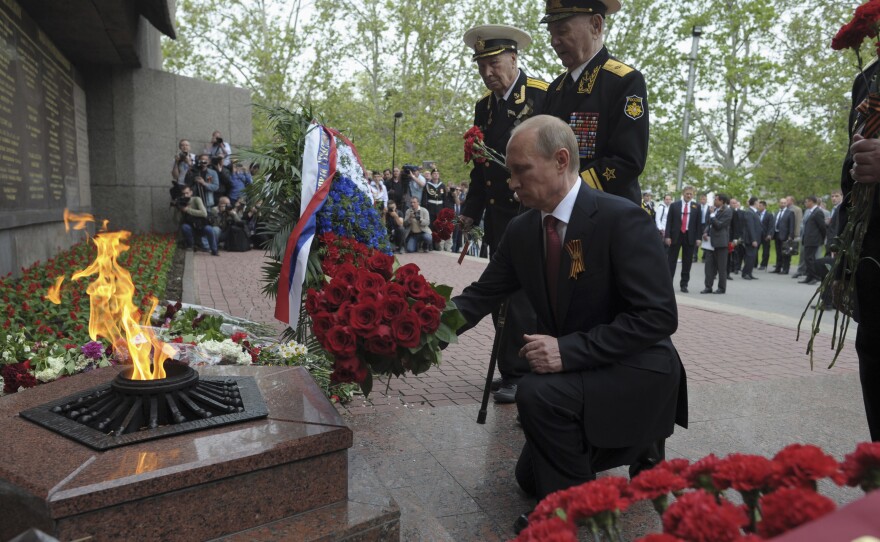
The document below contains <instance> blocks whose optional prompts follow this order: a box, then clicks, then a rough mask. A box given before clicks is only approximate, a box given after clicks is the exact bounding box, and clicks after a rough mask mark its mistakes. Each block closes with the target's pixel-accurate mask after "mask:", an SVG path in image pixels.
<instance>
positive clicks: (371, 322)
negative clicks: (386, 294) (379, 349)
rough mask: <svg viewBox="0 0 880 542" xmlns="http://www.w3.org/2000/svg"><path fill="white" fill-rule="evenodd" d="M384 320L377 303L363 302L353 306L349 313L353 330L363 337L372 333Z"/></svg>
mask: <svg viewBox="0 0 880 542" xmlns="http://www.w3.org/2000/svg"><path fill="white" fill-rule="evenodd" d="M381 320H382V311H381V309H380V307H379V304H378V303H376V302H374V301H373V302H370V301H367V302H363V303H358V304H357V305H353V306H352V307H351V309H350V310H349V311H348V322H349V325H350V326H351V328H352V329H353V330H354V331H355V332H356V333H357V334H358V335H361V336H364V335H365V334H366V333H367V332H369V331H372V330H373V328H375V327H376V326H377V325H379V322H381Z"/></svg>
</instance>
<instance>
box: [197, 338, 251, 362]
mask: <svg viewBox="0 0 880 542" xmlns="http://www.w3.org/2000/svg"><path fill="white" fill-rule="evenodd" d="M199 347H200V348H201V349H202V350H204V351H205V353H207V354H209V355H212V356H219V357H220V358H221V359H222V360H223V361H226V362H227V363H230V362H231V363H235V364H238V365H250V363H251V355H250V354H248V353H247V352H245V351H244V350H242V348H241V345H239V344H238V343H235V342H233V341H232V340H231V339H225V340H223V341H205V342H202V343H199Z"/></svg>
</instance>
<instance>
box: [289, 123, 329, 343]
mask: <svg viewBox="0 0 880 542" xmlns="http://www.w3.org/2000/svg"><path fill="white" fill-rule="evenodd" d="M333 132H335V130H332V129H329V128H326V127H324V126H321V125H320V124H317V123H312V126H311V127H310V128H309V131H308V133H307V134H306V143H305V148H304V150H303V167H302V192H301V197H300V202H301V203H300V217H299V221H297V223H296V227H294V228H293V232H291V234H290V237H289V238H288V239H287V248H286V249H285V251H284V259H283V260H282V262H281V276H280V277H279V278H278V295H277V296H276V298H275V318H276V319H278V320H280V321H282V322H284V323H286V324H287V325H288V326H289V327H290V328H291V329H296V326H297V324H298V323H299V311H300V304H301V303H302V295H303V291H302V290H303V281H304V280H305V276H306V264H307V263H308V260H309V250H310V249H311V246H312V240H313V239H314V237H315V224H316V220H315V216H316V215H317V213H318V211H319V210H320V209H321V207H323V206H324V202H325V201H326V200H327V194H328V193H329V192H330V186H331V185H332V184H333V176H334V175H335V174H336V140H335V138H334V133H333Z"/></svg>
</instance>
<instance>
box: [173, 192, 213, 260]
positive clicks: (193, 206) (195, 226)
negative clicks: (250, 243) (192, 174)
mask: <svg viewBox="0 0 880 542" xmlns="http://www.w3.org/2000/svg"><path fill="white" fill-rule="evenodd" d="M181 194H182V195H181V196H180V197H179V198H177V199H176V200H174V202H173V203H172V205H173V206H174V208H175V209H176V210H177V212H178V213H179V221H180V231H181V233H182V234H183V239H184V242H185V246H186V248H187V249H190V248H195V243H194V241H195V236H196V235H198V236H199V237H200V238H201V244H202V248H204V249H205V250H210V251H211V255H213V256H217V255H218V253H217V232H216V231H215V230H214V228H212V227H211V226H209V225H208V210H207V209H206V208H205V204H204V202H203V201H202V198H200V197H198V196H193V191H192V188H190V187H189V186H184V187H183V189H182V190H181Z"/></svg>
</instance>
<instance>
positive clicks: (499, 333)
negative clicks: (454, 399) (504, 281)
mask: <svg viewBox="0 0 880 542" xmlns="http://www.w3.org/2000/svg"><path fill="white" fill-rule="evenodd" d="M505 318H507V300H506V299H505V300H504V301H503V302H502V303H501V307H499V309H498V329H497V330H496V331H495V341H494V342H492V355H491V357H490V358H489V372H488V373H486V387H485V388H483V402H482V404H481V405H480V412H479V413H478V414H477V423H480V424H485V423H486V409H487V408H489V393H491V391H492V378H493V377H494V376H495V364H496V363H498V350H499V349H500V348H501V341H502V340H503V339H504V320H505Z"/></svg>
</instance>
